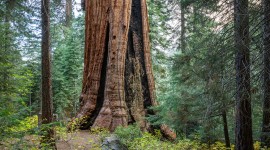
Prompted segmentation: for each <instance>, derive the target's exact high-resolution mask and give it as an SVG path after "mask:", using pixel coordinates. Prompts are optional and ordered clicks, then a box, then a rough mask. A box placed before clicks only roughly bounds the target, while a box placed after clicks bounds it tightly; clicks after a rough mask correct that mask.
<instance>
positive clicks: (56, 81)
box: [53, 16, 84, 119]
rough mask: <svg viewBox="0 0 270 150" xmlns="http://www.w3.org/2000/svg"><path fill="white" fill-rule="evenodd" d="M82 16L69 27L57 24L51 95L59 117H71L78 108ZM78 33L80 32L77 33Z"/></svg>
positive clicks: (81, 60) (81, 56) (81, 55)
mask: <svg viewBox="0 0 270 150" xmlns="http://www.w3.org/2000/svg"><path fill="white" fill-rule="evenodd" d="M82 19H83V16H80V17H79V18H77V19H76V20H74V22H73V25H72V27H71V28H67V27H64V26H59V27H58V28H59V30H60V29H61V28H63V29H64V30H62V32H59V34H57V35H54V36H55V37H54V38H56V40H58V42H57V43H55V46H56V49H55V51H54V55H53V96H54V105H55V106H56V109H55V110H56V113H57V114H59V118H61V119H63V118H65V117H69V118H71V116H74V114H75V113H76V111H77V109H78V105H79V104H78V99H79V95H80V91H81V80H82V70H83V46H82V45H83V37H84V34H83V25H82V24H81V23H80V22H82ZM78 33H80V34H78Z"/></svg>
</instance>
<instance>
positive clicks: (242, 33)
mask: <svg viewBox="0 0 270 150" xmlns="http://www.w3.org/2000/svg"><path fill="white" fill-rule="evenodd" d="M234 11H235V12H234V15H235V18H234V21H235V22H234V25H235V47H236V50H237V53H236V85H237V87H236V90H237V91H236V129H235V136H236V137H235V139H236V143H235V148H236V149H237V150H253V139H252V118H251V96H250V95H251V92H250V58H249V14H248V0H234Z"/></svg>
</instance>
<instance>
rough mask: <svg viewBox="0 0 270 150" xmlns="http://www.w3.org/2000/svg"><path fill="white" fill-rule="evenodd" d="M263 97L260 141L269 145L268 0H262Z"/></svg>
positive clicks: (269, 59)
mask: <svg viewBox="0 0 270 150" xmlns="http://www.w3.org/2000/svg"><path fill="white" fill-rule="evenodd" d="M263 11H264V18H263V22H264V25H263V29H264V30H263V52H264V55H263V56H264V59H263V61H264V69H263V72H264V81H263V83H264V86H263V89H264V98H263V121H262V134H261V142H262V145H263V146H267V147H270V1H269V0H263Z"/></svg>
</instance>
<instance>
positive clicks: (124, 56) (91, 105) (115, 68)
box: [76, 0, 172, 135]
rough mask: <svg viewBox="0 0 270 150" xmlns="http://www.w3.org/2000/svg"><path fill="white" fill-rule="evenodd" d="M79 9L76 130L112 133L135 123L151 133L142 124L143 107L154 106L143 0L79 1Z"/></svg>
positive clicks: (144, 110)
mask: <svg viewBox="0 0 270 150" xmlns="http://www.w3.org/2000/svg"><path fill="white" fill-rule="evenodd" d="M85 11H86V18H85V21H86V26H85V28H86V29H85V54H84V55H85V56H84V74H83V86H82V87H83V88H82V93H81V97H80V104H81V106H80V109H79V111H78V113H77V115H76V118H79V120H81V121H80V123H79V124H80V128H82V129H86V128H89V127H90V126H92V127H102V128H107V129H109V130H111V131H113V130H114V129H115V128H116V127H117V126H120V125H121V126H127V125H128V124H132V123H135V122H136V123H138V124H139V125H140V127H141V129H142V130H151V129H153V128H152V127H151V126H150V124H149V123H147V121H146V120H145V117H146V116H147V115H149V114H154V111H152V110H150V109H148V108H149V107H151V106H155V105H157V103H156V101H155V94H154V79H153V74H152V66H151V56H150V45H149V35H148V34H149V33H148V32H149V26H148V17H147V8H146V0H121V1H120V0H102V1H100V0H91V1H85ZM161 129H162V131H164V132H163V133H164V134H166V135H167V134H169V133H171V132H170V130H168V128H166V127H165V126H161ZM171 135H172V134H171Z"/></svg>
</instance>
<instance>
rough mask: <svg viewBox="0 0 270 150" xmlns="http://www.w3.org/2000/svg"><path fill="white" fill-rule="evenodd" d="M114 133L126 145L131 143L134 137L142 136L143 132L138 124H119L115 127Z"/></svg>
mask: <svg viewBox="0 0 270 150" xmlns="http://www.w3.org/2000/svg"><path fill="white" fill-rule="evenodd" d="M114 133H115V134H116V135H117V136H118V138H119V140H120V141H121V142H122V143H123V144H125V145H129V144H130V142H131V141H133V140H134V139H136V138H140V137H142V132H141V130H140V128H139V127H138V125H129V126H128V127H121V126H119V127H117V128H116V129H115V131H114Z"/></svg>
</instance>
